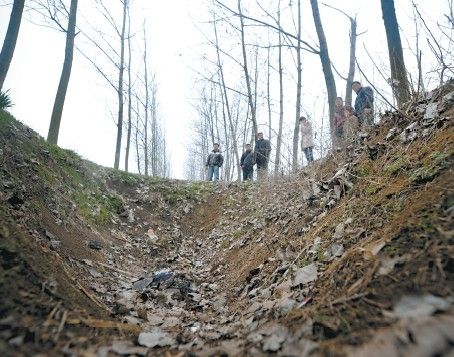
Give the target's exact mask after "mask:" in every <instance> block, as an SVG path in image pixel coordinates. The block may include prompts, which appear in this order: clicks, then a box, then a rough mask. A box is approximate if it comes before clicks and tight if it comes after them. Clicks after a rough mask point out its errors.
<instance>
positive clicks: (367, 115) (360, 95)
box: [352, 81, 374, 125]
mask: <svg viewBox="0 0 454 357" xmlns="http://www.w3.org/2000/svg"><path fill="white" fill-rule="evenodd" d="M352 89H353V90H354V91H355V93H356V99H355V112H356V116H357V117H358V119H359V123H360V125H372V124H373V123H374V91H373V90H372V88H371V87H363V86H362V85H361V83H360V82H358V81H354V82H353V83H352Z"/></svg>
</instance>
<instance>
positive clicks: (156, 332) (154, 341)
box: [138, 329, 175, 348]
mask: <svg viewBox="0 0 454 357" xmlns="http://www.w3.org/2000/svg"><path fill="white" fill-rule="evenodd" d="M138 342H139V345H141V346H145V347H149V348H153V347H157V346H159V347H165V346H171V345H173V344H174V343H175V340H174V339H173V338H171V337H170V336H169V335H168V334H167V333H165V332H163V331H161V330H160V329H153V330H152V331H150V332H141V333H140V335H139V340H138Z"/></svg>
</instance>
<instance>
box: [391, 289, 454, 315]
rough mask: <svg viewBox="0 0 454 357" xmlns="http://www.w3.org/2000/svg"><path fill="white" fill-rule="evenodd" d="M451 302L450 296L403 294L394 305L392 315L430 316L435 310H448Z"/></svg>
mask: <svg viewBox="0 0 454 357" xmlns="http://www.w3.org/2000/svg"><path fill="white" fill-rule="evenodd" d="M452 303H453V299H452V298H441V297H438V296H434V295H432V294H425V295H405V296H403V297H402V298H401V299H400V300H399V301H398V302H397V303H396V304H395V305H394V308H393V315H394V316H396V317H398V318H410V317H419V316H430V315H432V314H434V313H435V312H436V311H446V310H448V309H449V307H450V306H451V304H452Z"/></svg>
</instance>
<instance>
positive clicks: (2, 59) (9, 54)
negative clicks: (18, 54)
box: [0, 0, 25, 89]
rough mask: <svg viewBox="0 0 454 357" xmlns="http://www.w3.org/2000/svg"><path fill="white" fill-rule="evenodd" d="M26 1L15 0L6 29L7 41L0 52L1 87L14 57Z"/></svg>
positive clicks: (0, 87)
mask: <svg viewBox="0 0 454 357" xmlns="http://www.w3.org/2000/svg"><path fill="white" fill-rule="evenodd" d="M24 3H25V0H14V4H13V10H12V11H11V16H10V18H9V24H8V29H7V30H6V36H5V42H3V47H2V52H0V89H2V87H3V83H4V82H5V78H6V74H7V73H8V69H9V65H10V64H11V60H12V59H13V54H14V48H15V47H16V42H17V37H18V35H19V28H20V23H21V20H22V13H23V11H24Z"/></svg>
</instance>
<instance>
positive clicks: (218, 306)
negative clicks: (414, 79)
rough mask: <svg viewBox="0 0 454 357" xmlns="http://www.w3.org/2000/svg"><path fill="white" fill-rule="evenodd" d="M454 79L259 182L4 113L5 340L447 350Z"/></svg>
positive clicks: (77, 347) (103, 348)
mask: <svg viewBox="0 0 454 357" xmlns="http://www.w3.org/2000/svg"><path fill="white" fill-rule="evenodd" d="M453 103H454V86H453V84H452V83H448V84H447V85H446V86H444V87H443V88H441V89H439V90H437V91H434V92H433V93H431V95H430V96H429V97H427V98H426V99H424V100H422V101H420V102H418V103H413V104H412V105H411V106H410V107H409V109H408V110H407V111H406V112H405V113H398V112H389V113H386V114H385V115H383V117H382V120H381V122H380V124H379V125H376V126H374V127H373V128H370V130H368V131H367V132H364V133H361V134H360V135H359V136H358V138H357V139H356V141H355V142H353V143H350V144H349V145H348V146H347V147H345V148H344V149H342V150H340V151H338V152H336V153H334V154H331V155H330V156H329V157H327V158H325V159H323V160H319V161H318V162H315V163H314V164H313V165H312V166H310V167H305V168H304V169H303V170H301V171H299V172H298V173H296V174H294V175H292V176H291V177H279V178H276V179H274V180H272V181H269V182H265V183H260V184H259V183H255V182H254V183H246V184H229V185H221V184H210V183H203V182H184V181H173V180H164V179H157V178H146V177H142V176H139V175H133V174H126V173H124V172H120V171H115V170H111V169H107V168H103V167H99V166H97V165H95V164H93V163H90V162H88V161H85V160H83V159H81V158H80V157H79V156H78V155H76V154H74V153H73V152H71V151H67V150H62V149H60V148H58V147H56V146H52V145H48V144H47V143H46V142H45V141H44V140H43V139H42V138H41V137H39V136H38V135H37V134H36V133H34V132H33V131H32V130H30V129H29V128H27V127H26V126H24V125H22V124H21V123H20V122H18V121H16V120H15V119H14V118H12V117H11V116H10V115H9V114H8V113H6V112H1V113H0V180H1V185H0V285H1V289H0V301H1V303H0V350H1V351H2V353H3V355H5V356H9V355H11V356H17V355H24V356H28V355H39V354H41V355H55V356H60V355H68V356H73V355H74V356H76V355H80V356H124V355H139V356H140V355H143V356H155V355H156V356H227V355H228V356H268V355H276V356H306V355H308V356H309V355H314V356H316V355H324V356H344V355H345V356H346V355H348V356H355V355H357V356H375V355H376V356H379V355H380V356H445V355H446V356H448V355H452V353H453V346H454V308H453V302H454V291H453V290H454V286H453V276H454V269H453V267H454V254H453V253H454V252H453V239H454V237H453V228H454V226H453V216H454V192H453V189H454V185H453V182H454V181H453V172H452V168H453V153H454V130H453V116H454V109H453Z"/></svg>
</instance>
